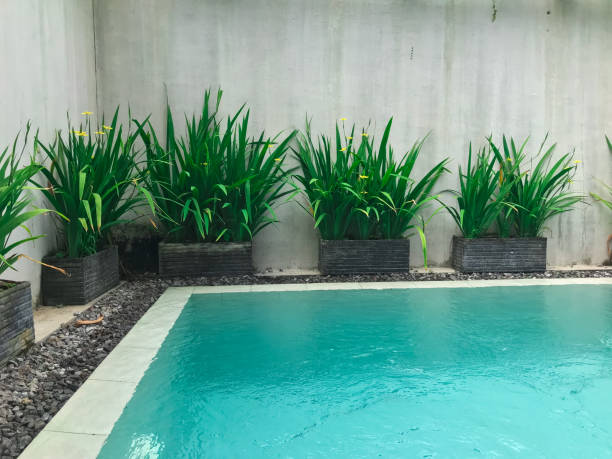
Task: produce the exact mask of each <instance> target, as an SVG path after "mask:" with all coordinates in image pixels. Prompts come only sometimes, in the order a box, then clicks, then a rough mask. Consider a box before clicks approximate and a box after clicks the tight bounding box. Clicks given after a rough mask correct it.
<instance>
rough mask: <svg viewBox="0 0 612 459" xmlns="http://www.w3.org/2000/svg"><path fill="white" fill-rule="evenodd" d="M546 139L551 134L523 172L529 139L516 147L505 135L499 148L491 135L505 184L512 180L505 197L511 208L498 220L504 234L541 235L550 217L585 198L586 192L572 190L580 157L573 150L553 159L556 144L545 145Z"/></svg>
mask: <svg viewBox="0 0 612 459" xmlns="http://www.w3.org/2000/svg"><path fill="white" fill-rule="evenodd" d="M547 139H548V135H547V136H546V137H545V138H544V141H543V142H542V144H541V145H540V149H539V150H538V153H537V154H536V155H534V156H533V158H530V160H529V162H530V169H529V170H526V171H524V172H521V165H522V164H523V163H524V162H525V161H526V159H525V156H526V155H525V154H524V153H523V151H524V149H525V145H526V144H527V142H528V139H527V140H525V141H524V142H523V143H522V144H521V146H520V148H517V146H516V144H515V143H514V140H513V139H512V138H510V139H509V141H508V140H507V139H506V136H503V137H502V148H501V149H500V148H498V147H497V146H496V145H495V144H494V143H493V141H492V139H491V138H489V145H490V146H491V149H492V150H493V152H494V153H495V155H496V157H498V158H499V161H500V169H501V171H502V172H501V180H502V182H503V184H510V190H509V192H508V194H507V196H506V197H505V199H506V201H507V202H508V203H509V205H510V209H511V210H510V211H507V212H505V213H504V214H503V215H502V218H501V219H500V220H499V221H500V232H501V233H502V235H503V236H518V237H538V236H542V234H543V231H544V229H545V224H546V222H547V221H548V220H549V219H550V218H551V217H553V216H555V215H558V214H561V213H564V212H568V211H570V210H572V208H573V207H574V206H575V205H576V204H577V203H578V202H580V201H582V200H583V196H581V195H579V194H576V193H573V192H571V191H570V190H569V188H570V184H571V183H572V179H573V177H574V175H575V173H576V168H577V166H578V164H579V163H580V161H574V159H573V153H566V154H564V155H562V156H561V157H560V158H559V159H557V160H553V153H554V150H555V147H556V144H553V145H552V146H550V147H548V148H545V145H546V141H547ZM503 184H502V186H500V190H501V188H503Z"/></svg>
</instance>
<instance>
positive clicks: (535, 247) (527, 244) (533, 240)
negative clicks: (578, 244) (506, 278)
mask: <svg viewBox="0 0 612 459" xmlns="http://www.w3.org/2000/svg"><path fill="white" fill-rule="evenodd" d="M452 263H453V268H455V269H456V270H457V271H461V272H474V273H483V272H492V273H500V272H507V273H513V272H514V273H516V272H538V271H546V238H544V237H516V238H496V237H483V238H477V239H466V238H464V237H459V236H453V258H452Z"/></svg>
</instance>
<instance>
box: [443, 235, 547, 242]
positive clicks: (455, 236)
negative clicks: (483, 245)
mask: <svg viewBox="0 0 612 459" xmlns="http://www.w3.org/2000/svg"><path fill="white" fill-rule="evenodd" d="M453 239H465V240H466V241H482V240H499V241H518V240H521V239H522V240H525V239H547V238H546V237H544V236H511V237H500V236H481V237H465V236H458V235H456V234H455V235H454V236H453Z"/></svg>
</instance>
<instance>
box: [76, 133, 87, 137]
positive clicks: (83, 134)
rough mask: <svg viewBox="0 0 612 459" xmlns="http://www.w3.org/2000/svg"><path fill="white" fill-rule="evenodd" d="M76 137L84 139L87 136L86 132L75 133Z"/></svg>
mask: <svg viewBox="0 0 612 459" xmlns="http://www.w3.org/2000/svg"><path fill="white" fill-rule="evenodd" d="M76 135H78V136H79V137H85V136H87V132H77V133H76Z"/></svg>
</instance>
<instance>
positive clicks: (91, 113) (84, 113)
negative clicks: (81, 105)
mask: <svg viewBox="0 0 612 459" xmlns="http://www.w3.org/2000/svg"><path fill="white" fill-rule="evenodd" d="M81 115H85V116H87V115H93V112H83V113H81Z"/></svg>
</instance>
